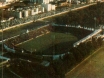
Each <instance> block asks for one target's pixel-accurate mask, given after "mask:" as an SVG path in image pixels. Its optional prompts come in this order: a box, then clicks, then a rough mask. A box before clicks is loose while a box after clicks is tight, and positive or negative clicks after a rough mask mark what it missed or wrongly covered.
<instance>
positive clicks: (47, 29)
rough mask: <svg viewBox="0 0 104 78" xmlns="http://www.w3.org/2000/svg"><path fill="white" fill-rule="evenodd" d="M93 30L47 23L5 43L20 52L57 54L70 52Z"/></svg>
mask: <svg viewBox="0 0 104 78" xmlns="http://www.w3.org/2000/svg"><path fill="white" fill-rule="evenodd" d="M74 31H76V32H74ZM91 32H92V31H91V30H85V29H83V28H76V27H67V26H52V25H46V26H43V27H40V28H37V29H35V30H32V31H28V30H27V32H26V33H24V34H21V35H19V36H16V37H14V38H11V39H8V40H6V41H5V44H6V45H7V46H8V47H11V48H14V49H15V50H16V49H17V50H16V51H18V50H20V51H19V52H23V51H22V50H24V51H26V53H29V52H30V53H33V54H37V55H53V54H54V55H57V54H63V53H67V52H69V50H70V49H71V48H72V47H73V43H75V42H76V41H78V40H80V39H81V38H83V37H85V36H87V35H88V34H90V33H91ZM24 53H25V52H24Z"/></svg>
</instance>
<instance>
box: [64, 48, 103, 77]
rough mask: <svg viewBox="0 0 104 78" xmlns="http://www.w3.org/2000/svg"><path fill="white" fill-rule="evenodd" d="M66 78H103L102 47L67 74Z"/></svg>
mask: <svg viewBox="0 0 104 78" xmlns="http://www.w3.org/2000/svg"><path fill="white" fill-rule="evenodd" d="M66 78H104V46H103V47H102V48H101V49H99V50H97V51H96V52H94V54H92V55H90V56H89V57H88V58H86V59H85V60H84V61H83V62H81V63H80V64H79V65H77V66H76V67H75V68H73V69H72V70H71V71H70V72H68V73H67V74H66Z"/></svg>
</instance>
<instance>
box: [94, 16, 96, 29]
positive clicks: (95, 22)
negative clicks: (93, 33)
mask: <svg viewBox="0 0 104 78" xmlns="http://www.w3.org/2000/svg"><path fill="white" fill-rule="evenodd" d="M94 20H95V27H94V30H95V29H96V17H94Z"/></svg>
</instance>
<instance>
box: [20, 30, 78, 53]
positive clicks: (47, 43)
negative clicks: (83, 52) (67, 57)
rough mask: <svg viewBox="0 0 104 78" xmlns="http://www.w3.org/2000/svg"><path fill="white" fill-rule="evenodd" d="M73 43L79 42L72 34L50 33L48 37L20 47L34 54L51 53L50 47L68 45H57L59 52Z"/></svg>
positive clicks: (35, 39)
mask: <svg viewBox="0 0 104 78" xmlns="http://www.w3.org/2000/svg"><path fill="white" fill-rule="evenodd" d="M73 41H74V42H75V41H77V38H76V37H75V36H73V35H72V34H71V33H58V32H50V33H48V34H46V35H43V36H40V37H37V38H34V39H32V40H29V41H27V42H24V43H22V44H19V45H18V46H19V47H21V48H24V49H26V50H28V51H32V52H35V51H36V52H43V51H44V50H46V49H47V50H48V51H49V48H50V47H52V46H54V45H57V44H60V43H66V44H60V45H57V46H58V49H59V50H60V49H61V48H63V47H65V46H66V47H69V45H70V43H71V42H73ZM68 44H69V45H68ZM50 50H52V49H50Z"/></svg>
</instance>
